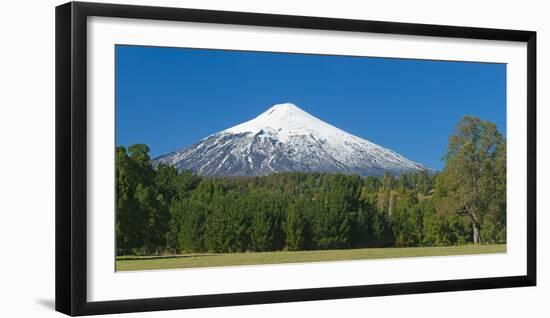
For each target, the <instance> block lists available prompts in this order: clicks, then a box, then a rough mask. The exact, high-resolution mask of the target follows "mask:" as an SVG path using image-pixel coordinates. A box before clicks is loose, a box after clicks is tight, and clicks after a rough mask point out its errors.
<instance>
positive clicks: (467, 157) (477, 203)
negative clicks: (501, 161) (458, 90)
mask: <svg viewBox="0 0 550 318" xmlns="http://www.w3.org/2000/svg"><path fill="white" fill-rule="evenodd" d="M504 143H505V141H504V138H503V137H502V135H501V134H500V133H499V132H498V130H497V127H496V125H495V124H493V123H491V122H488V121H482V120H480V119H479V118H476V117H472V116H465V117H464V118H462V119H461V120H460V121H459V123H458V124H457V126H456V127H455V130H454V132H453V134H452V135H451V136H450V137H449V145H448V149H447V152H446V154H445V157H444V159H445V168H444V170H443V172H442V173H441V174H440V175H439V176H438V178H437V184H436V197H437V198H438V200H437V201H438V203H439V209H440V210H443V211H444V212H446V213H458V214H459V215H462V216H464V217H466V218H467V219H468V221H469V223H470V226H471V229H472V241H473V243H474V244H477V243H481V226H482V224H483V219H484V217H485V215H486V214H487V211H488V210H489V207H490V206H491V204H493V202H494V199H495V198H494V192H495V191H496V188H497V186H502V185H498V184H497V180H496V179H495V173H496V162H497V157H498V155H499V149H502V147H503V145H504ZM499 182H501V181H499Z"/></svg>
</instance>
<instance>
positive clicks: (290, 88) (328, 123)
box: [114, 45, 506, 271]
mask: <svg viewBox="0 0 550 318" xmlns="http://www.w3.org/2000/svg"><path fill="white" fill-rule="evenodd" d="M115 82H116V86H115V94H116V98H115V99H116V100H115V107H116V109H115V112H116V128H115V131H116V136H115V146H116V158H115V171H116V180H114V182H115V184H116V203H115V204H116V207H115V218H116V229H115V231H116V234H115V237H116V243H115V244H116V270H117V271H138V270H161V269H186V268H196V267H216V266H240V265H261V264H281V263H308V262H328V261H349V260H369V259H382V258H401V257H434V256H439V257H442V256H448V255H468V254H472V255H473V254H476V255H477V254H488V253H505V252H506V64H504V63H477V62H464V61H439V60H420V59H402V58H383V57H366V56H339V55H317V54H301V53H284V52H254V51H232V50H218V49H198V48H174V47H153V46H133V45H116V47H115ZM472 257H480V258H479V261H480V262H483V257H482V256H479V255H477V256H472Z"/></svg>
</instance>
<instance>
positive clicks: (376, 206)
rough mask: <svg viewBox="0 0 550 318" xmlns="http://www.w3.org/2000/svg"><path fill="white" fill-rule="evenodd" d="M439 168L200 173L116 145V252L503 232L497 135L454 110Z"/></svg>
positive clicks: (417, 241)
mask: <svg viewBox="0 0 550 318" xmlns="http://www.w3.org/2000/svg"><path fill="white" fill-rule="evenodd" d="M444 160H445V168H444V169H443V171H441V172H439V173H432V174H430V173H428V172H427V171H420V172H416V173H405V174H402V175H400V176H393V175H391V174H386V175H384V176H383V177H373V176H368V177H361V176H358V175H343V174H329V173H299V172H296V173H274V174H271V175H268V176H261V177H219V178H211V177H210V178H207V177H202V176H198V175H196V174H194V173H192V172H190V171H182V172H178V171H177V170H176V169H175V168H173V167H171V166H168V165H163V164H161V165H158V166H154V165H153V162H152V160H151V158H150V156H149V148H148V147H147V146H146V145H144V144H135V145H131V146H129V147H128V148H125V147H122V146H119V147H117V149H116V160H115V161H116V244H117V254H119V255H124V254H138V255H143V254H158V253H203V252H245V251H278V250H291V251H295V250H317V249H344V248H365V247H390V246H399V247H407V246H441V245H458V244H467V243H482V242H483V243H504V242H506V145H505V140H504V138H503V137H502V135H501V134H500V133H499V132H498V130H497V129H496V126H495V125H494V124H492V123H490V122H486V121H481V120H480V119H478V118H475V117H471V116H467V117H464V118H463V119H462V120H461V121H460V122H459V123H458V125H457V126H456V128H455V131H454V132H453V134H452V135H451V136H450V138H449V146H448V150H447V152H446V154H445V156H444Z"/></svg>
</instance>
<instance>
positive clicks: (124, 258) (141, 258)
mask: <svg viewBox="0 0 550 318" xmlns="http://www.w3.org/2000/svg"><path fill="white" fill-rule="evenodd" d="M204 256H220V254H193V255H159V256H122V257H117V258H116V260H117V261H146V260H157V259H170V258H194V257H204Z"/></svg>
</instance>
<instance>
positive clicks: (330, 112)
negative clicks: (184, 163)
mask: <svg viewBox="0 0 550 318" xmlns="http://www.w3.org/2000/svg"><path fill="white" fill-rule="evenodd" d="M283 102H291V103H294V104H296V105H298V106H299V107H301V108H302V109H304V110H305V111H307V112H309V113H311V114H312V115H314V116H316V117H318V118H320V119H322V120H324V121H326V122H328V123H330V124H332V125H334V126H336V127H339V128H341V129H343V130H346V131H348V132H349V133H352V134H354V135H357V136H359V137H362V138H365V139H367V140H370V141H372V142H374V143H377V144H379V145H381V146H384V147H386V148H390V149H392V150H394V151H397V152H398V153H400V154H402V155H404V156H405V157H407V158H409V159H411V160H414V161H417V162H420V163H422V164H424V165H427V166H429V167H431V168H434V169H438V170H439V169H441V168H442V167H443V162H442V161H441V157H442V156H443V154H444V152H445V150H446V147H447V140H448V137H449V135H450V133H451V132H452V130H453V127H454V125H455V124H456V123H457V122H458V120H459V119H460V118H461V117H462V116H464V115H475V116H478V117H480V118H481V119H483V120H489V121H492V122H494V123H496V124H497V127H498V129H499V131H500V132H501V133H503V134H505V133H506V127H505V124H506V65H505V64H487V63H466V62H448V61H427V60H406V59H386V58H367V57H349V56H322V55H307V54H286V53H265V52H242V51H223V50H202V49H181V48H160V47H139V46H120V45H119V46H117V47H116V144H117V145H124V146H127V145H130V144H134V143H145V144H147V145H149V147H150V148H151V156H152V157H156V156H158V155H161V154H164V153H167V152H171V151H173V150H177V149H180V148H183V147H185V146H188V145H190V144H193V143H195V142H197V141H199V140H200V139H202V138H204V137H206V136H208V135H210V134H212V133H215V132H218V131H220V130H223V129H226V128H229V127H231V126H234V125H236V124H239V123H241V122H244V121H246V120H249V119H252V118H254V117H255V116H257V115H258V114H260V113H261V112H263V111H264V110H266V109H267V108H269V107H270V106H271V105H273V104H277V103H283Z"/></svg>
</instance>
